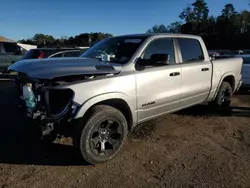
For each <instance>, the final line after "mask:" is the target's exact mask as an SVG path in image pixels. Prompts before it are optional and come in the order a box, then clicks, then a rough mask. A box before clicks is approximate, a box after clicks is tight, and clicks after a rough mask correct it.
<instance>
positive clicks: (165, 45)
mask: <svg viewBox="0 0 250 188" xmlns="http://www.w3.org/2000/svg"><path fill="white" fill-rule="evenodd" d="M152 54H168V55H169V63H170V64H175V53H174V45H173V40H172V39H170V38H162V39H156V40H153V41H152V42H151V43H149V44H148V46H147V47H146V49H145V51H144V52H143V54H142V56H141V59H145V60H150V58H151V55H152Z"/></svg>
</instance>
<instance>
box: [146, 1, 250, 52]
mask: <svg viewBox="0 0 250 188" xmlns="http://www.w3.org/2000/svg"><path fill="white" fill-rule="evenodd" d="M179 18H180V21H176V22H174V23H171V24H170V25H169V26H165V25H163V24H160V25H155V26H153V27H152V28H150V29H149V30H148V31H147V33H185V34H194V35H200V36H201V37H202V38H203V40H204V41H205V43H206V45H207V47H208V49H229V50H238V49H249V48H250V12H249V11H248V10H244V11H241V12H237V11H236V10H235V8H234V5H233V4H226V5H225V6H224V8H223V9H222V11H221V14H220V15H219V16H217V17H216V16H212V15H209V7H208V6H207V3H206V1H205V0H196V1H195V2H194V3H192V4H191V5H189V6H187V7H186V8H184V9H183V11H182V12H181V13H180V14H179Z"/></svg>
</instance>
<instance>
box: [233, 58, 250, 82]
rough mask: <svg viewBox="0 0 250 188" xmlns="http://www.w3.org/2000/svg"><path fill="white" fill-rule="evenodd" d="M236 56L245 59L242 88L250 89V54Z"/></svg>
mask: <svg viewBox="0 0 250 188" xmlns="http://www.w3.org/2000/svg"><path fill="white" fill-rule="evenodd" d="M236 56H237V57H241V58H242V59H243V67H242V81H243V83H242V87H250V54H241V55H236Z"/></svg>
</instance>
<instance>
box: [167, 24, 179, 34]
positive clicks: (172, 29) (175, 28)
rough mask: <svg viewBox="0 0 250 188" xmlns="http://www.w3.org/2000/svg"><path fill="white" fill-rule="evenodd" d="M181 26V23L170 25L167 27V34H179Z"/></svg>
mask: <svg viewBox="0 0 250 188" xmlns="http://www.w3.org/2000/svg"><path fill="white" fill-rule="evenodd" d="M181 26H182V23H181V22H174V23H171V24H170V25H169V26H168V27H167V32H169V33H181Z"/></svg>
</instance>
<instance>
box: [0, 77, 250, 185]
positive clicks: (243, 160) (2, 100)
mask: <svg viewBox="0 0 250 188" xmlns="http://www.w3.org/2000/svg"><path fill="white" fill-rule="evenodd" d="M12 93H13V83H12V82H11V81H6V80H2V81H0V107H1V109H0V122H1V123H0V126H1V131H0V148H1V150H0V187H4V188H6V187H15V188H16V187H37V188H40V187H41V188H44V187H47V188H50V187H67V188H69V187H85V188H87V187H91V188H92V187H109V188H112V187H114V188H117V187H126V188H127V187H189V188H193V187H213V188H215V187H219V188H222V187H230V188H232V187H250V121H249V120H250V92H246V91H245V92H242V93H239V94H237V95H235V97H234V100H233V103H232V105H231V106H232V108H231V111H230V112H228V113H227V114H223V115H220V114H216V113H214V112H212V111H211V110H208V108H207V106H202V105H200V106H196V107H193V108H190V109H187V110H184V111H182V112H178V113H176V114H169V115H166V116H163V117H160V118H157V119H155V120H152V121H150V122H147V123H144V124H141V125H139V126H138V127H137V128H136V129H135V130H134V131H133V132H131V133H130V134H129V137H128V139H127V141H126V143H125V145H124V147H123V149H122V151H121V152H120V153H119V155H118V156H117V157H116V158H115V159H113V160H111V161H109V162H108V163H105V164H101V165H97V166H87V165H85V164H84V163H83V162H82V161H81V158H80V157H79V155H78V154H77V153H76V152H75V151H74V149H73V148H72V146H71V140H69V139H61V140H57V141H56V142H55V143H54V144H53V145H52V146H51V147H42V145H41V144H40V143H39V141H38V139H37V138H36V137H35V136H34V134H33V132H32V126H31V125H27V122H25V119H24V118H23V115H22V113H21V112H20V110H19V109H17V108H16V107H15V101H14V96H13V94H12Z"/></svg>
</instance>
